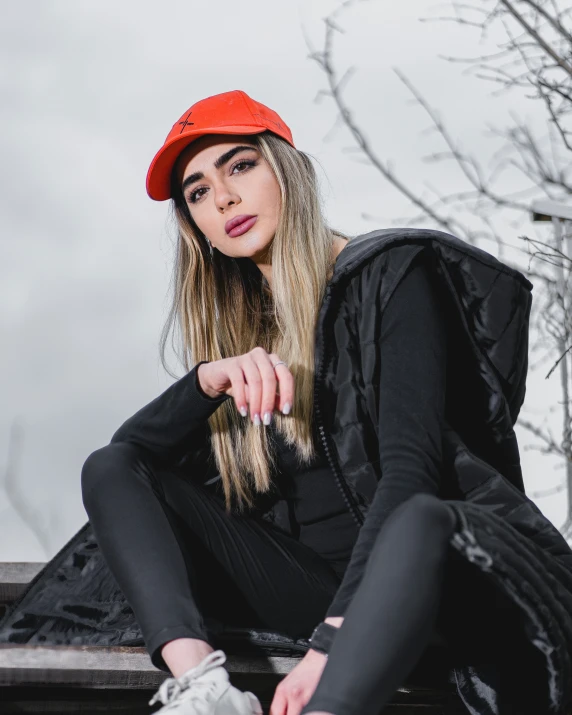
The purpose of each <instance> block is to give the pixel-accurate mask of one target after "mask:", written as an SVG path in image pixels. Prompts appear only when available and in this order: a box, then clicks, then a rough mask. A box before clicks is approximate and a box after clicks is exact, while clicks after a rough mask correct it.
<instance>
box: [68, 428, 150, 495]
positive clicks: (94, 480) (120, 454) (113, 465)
mask: <svg viewBox="0 0 572 715" xmlns="http://www.w3.org/2000/svg"><path fill="white" fill-rule="evenodd" d="M144 458H145V457H144V455H143V454H142V452H141V450H140V448H139V447H137V446H136V445H133V444H129V443H127V442H113V443H111V444H108V445H105V446H104V447H101V448H100V449H96V450H95V451H94V452H92V453H91V454H90V455H89V457H88V458H87V459H86V460H85V462H84V463H83V467H82V470H81V492H82V498H83V503H84V506H85V507H86V508H87V506H88V504H91V503H93V501H94V500H96V499H97V498H106V497H107V495H108V494H109V490H110V489H112V488H113V486H114V485H117V483H118V481H117V480H118V479H122V478H129V475H130V474H131V473H132V470H133V467H134V465H135V464H136V463H137V462H140V461H141V460H142V459H144Z"/></svg>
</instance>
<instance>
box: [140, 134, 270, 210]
mask: <svg viewBox="0 0 572 715" xmlns="http://www.w3.org/2000/svg"><path fill="white" fill-rule="evenodd" d="M265 131H267V128H266V127H253V126H252V125H237V126H234V127H224V128H223V127H211V128H206V129H198V130H197V131H195V132H193V131H190V132H185V134H183V135H182V136H180V137H175V138H174V139H171V141H170V142H168V143H167V142H166V143H165V144H163V146H162V147H161V148H160V149H159V151H158V152H157V153H156V154H155V156H154V157H153V161H152V162H151V166H150V167H149V170H148V172H147V181H146V187H147V194H148V195H149V196H150V198H152V199H153V200H154V201H166V200H167V199H170V198H171V172H172V170H173V166H174V165H175V162H176V161H177V157H178V156H179V154H180V153H181V152H182V151H183V149H184V148H185V147H186V146H188V145H189V144H191V143H192V142H193V141H195V140H196V139H199V138H200V137H202V136H204V135H205V134H261V133H262V132H265Z"/></svg>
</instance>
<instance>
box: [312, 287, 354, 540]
mask: <svg viewBox="0 0 572 715" xmlns="http://www.w3.org/2000/svg"><path fill="white" fill-rule="evenodd" d="M330 300H331V295H330V294H329V289H327V294H326V297H325V301H326V302H327V303H329V302H330ZM323 335H324V331H323V329H322V333H321V335H320V345H321V348H322V352H321V364H320V365H319V368H318V370H317V371H316V374H315V376H314V413H315V417H316V423H317V426H318V431H319V433H320V439H321V441H322V445H323V447H324V451H325V453H326V457H327V459H328V462H329V464H330V467H331V469H332V472H333V473H334V477H335V480H336V484H337V486H338V489H339V490H340V492H341V494H342V497H343V499H344V501H345V503H346V506H347V507H348V510H349V512H350V514H351V515H352V516H353V518H354V520H355V522H356V523H357V525H358V527H361V526H362V525H363V523H364V517H363V515H362V513H361V511H360V510H359V508H358V505H357V504H356V502H355V500H354V498H353V495H352V493H351V492H350V488H349V486H348V485H347V483H346V481H345V479H344V478H343V476H342V474H341V470H340V469H339V467H338V464H337V463H336V461H335V458H334V456H333V454H332V452H331V450H330V446H329V444H328V438H327V436H326V430H325V427H324V425H323V424H322V413H321V410H320V403H319V400H318V393H319V390H318V386H319V384H320V383H321V380H322V377H323V374H322V373H323V371H324V366H325V363H326V361H325V359H324V358H325V352H324V346H325V341H324V337H323Z"/></svg>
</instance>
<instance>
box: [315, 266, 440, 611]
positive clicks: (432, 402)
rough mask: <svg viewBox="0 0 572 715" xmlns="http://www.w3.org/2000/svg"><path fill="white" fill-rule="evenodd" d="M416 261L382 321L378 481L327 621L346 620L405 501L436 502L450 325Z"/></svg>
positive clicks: (426, 274)
mask: <svg viewBox="0 0 572 715" xmlns="http://www.w3.org/2000/svg"><path fill="white" fill-rule="evenodd" d="M420 258H421V256H418V257H416V258H415V259H414V260H413V261H412V264H411V265H410V266H409V268H408V270H407V272H406V273H405V275H404V277H403V278H402V280H401V281H400V283H399V284H398V285H397V287H396V288H395V291H394V293H393V295H392V296H391V297H390V299H389V301H388V303H387V306H386V309H385V310H384V313H383V315H382V319H381V332H380V338H379V340H380V343H379V346H380V348H379V362H380V383H379V395H378V399H379V403H378V404H379V411H378V424H377V434H378V442H379V457H380V468H381V475H382V476H381V479H380V481H379V483H378V486H377V490H376V493H375V495H374V498H373V501H372V503H371V505H370V507H369V510H368V512H367V514H366V518H365V522H364V524H363V525H362V527H361V529H360V532H359V534H358V538H357V540H356V543H355V545H354V548H353V551H352V555H351V559H350V563H349V565H348V568H347V569H346V572H345V574H344V577H343V580H342V583H341V584H340V587H339V589H338V592H337V593H336V595H335V597H334V600H333V602H332V604H331V605H330V608H329V609H328V612H327V615H326V617H329V616H343V615H344V613H345V611H346V609H347V607H348V605H349V603H350V601H351V599H352V596H353V594H354V593H355V591H356V589H357V587H358V585H359V583H360V581H361V578H362V575H363V572H364V568H365V566H366V562H367V559H368V556H369V554H370V552H371V549H372V547H373V544H374V542H375V540H376V538H377V535H378V534H379V532H380V530H381V528H382V526H383V524H384V523H385V521H386V520H387V518H388V517H389V515H390V514H391V513H392V512H393V510H394V509H395V508H396V507H398V506H399V505H400V504H401V503H403V502H404V501H405V500H407V499H409V498H410V497H411V496H412V495H413V494H417V493H419V492H423V493H426V494H433V495H437V494H438V492H439V488H440V472H441V462H442V428H443V420H444V411H445V377H446V374H445V373H446V342H447V335H446V329H445V321H444V318H443V315H442V313H441V310H440V306H439V299H438V297H437V295H436V293H435V288H434V287H433V285H432V283H431V280H432V277H431V275H430V271H429V269H428V268H427V267H426V266H425V265H424V264H423V262H422V260H421V261H420V260H419V259H420Z"/></svg>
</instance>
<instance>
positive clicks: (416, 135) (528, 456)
mask: <svg viewBox="0 0 572 715" xmlns="http://www.w3.org/2000/svg"><path fill="white" fill-rule="evenodd" d="M334 7H336V3H335V2H325V1H323V2H314V1H313V0H304V2H297V3H294V2H280V3H278V2H274V1H272V0H241V2H240V3H237V2H230V1H229V0H210V1H209V2H181V1H179V0H165V1H164V2H160V3H159V2H150V1H149V0H138V1H137V2H134V1H133V0H122V2H115V1H113V2H112V1H111V0H96V1H91V0H90V1H86V0H61V1H56V0H51V1H50V2H49V3H42V2H35V1H33V0H19V1H18V2H4V3H3V4H2V24H1V26H0V39H1V42H0V78H1V79H0V82H1V96H2V103H1V108H0V111H1V115H0V126H1V132H0V151H1V155H2V162H1V165H0V166H1V168H0V171H1V172H2V191H1V193H0V202H1V210H0V221H1V234H0V235H1V239H2V260H1V261H0V276H1V282H0V291H1V296H2V308H3V310H2V314H1V331H2V332H1V335H2V341H1V343H2V353H1V358H0V359H1V361H2V370H1V371H0V381H1V382H0V387H1V395H2V401H1V403H0V467H1V468H2V470H4V469H5V467H6V464H7V461H8V444H9V435H10V430H11V428H12V424H13V422H14V420H17V423H18V425H19V426H20V428H21V433H20V434H21V439H22V442H21V445H20V447H21V449H20V450H19V451H18V453H17V461H16V463H15V464H14V465H13V467H14V469H15V470H16V475H17V482H18V491H19V492H20V493H21V494H22V495H23V496H24V498H25V502H26V506H27V509H28V510H29V511H30V513H31V514H32V518H33V519H34V522H35V523H36V524H38V525H39V528H40V529H41V530H43V531H44V532H46V533H48V534H49V539H48V541H47V542H46V545H45V547H44V546H42V545H41V544H40V543H39V541H38V538H37V537H36V535H35V534H34V532H33V530H31V529H30V528H29V526H28V525H27V524H26V523H25V522H24V521H23V520H22V519H21V517H20V516H19V515H18V513H17V511H16V510H15V509H14V508H13V506H12V505H11V504H10V502H9V500H8V499H7V497H6V494H5V492H4V491H2V490H0V560H1V561H45V560H46V559H47V558H49V557H51V556H53V555H54V554H55V553H56V552H57V551H58V550H59V549H60V548H61V547H62V546H63V544H64V543H65V542H66V541H67V540H68V539H69V538H71V536H72V535H73V534H74V533H75V532H76V531H77V530H78V529H79V528H80V527H81V526H82V525H83V524H84V523H85V522H86V521H87V515H86V513H85V511H84V508H83V505H82V501H81V492H80V472H81V468H82V465H83V463H84V461H85V459H86V458H87V456H88V455H89V454H90V453H91V452H92V451H93V450H95V449H98V448H99V447H101V446H103V445H105V444H107V443H108V442H109V440H110V438H111V435H112V434H113V432H114V431H115V430H116V429H117V427H118V426H119V425H120V424H121V423H122V422H123V421H124V420H125V419H127V418H128V417H129V416H130V415H131V414H133V413H134V412H135V411H137V410H138V409H139V408H140V407H141V406H143V405H144V404H146V403H147V402H149V401H150V400H152V399H153V398H154V397H156V396H157V395H158V394H159V393H160V392H162V391H163V390H164V389H166V387H168V386H169V385H170V384H171V383H172V381H173V380H172V378H170V377H169V376H168V375H167V374H166V373H165V371H164V370H163V368H162V367H161V365H160V361H159V353H158V341H159V335H160V331H161V328H162V326H163V323H164V321H165V318H166V315H167V309H168V297H169V293H168V291H169V286H168V283H169V279H170V275H171V269H172V260H173V231H172V227H171V226H170V224H169V222H168V203H167V202H154V201H152V200H151V199H149V198H148V196H147V194H146V192H145V175H146V172H147V168H148V166H149V163H150V161H151V159H152V158H153V156H154V154H155V152H156V151H157V150H158V149H159V147H160V146H161V144H162V143H163V141H164V138H165V136H166V135H167V133H168V132H169V130H170V128H171V126H172V124H173V123H174V122H175V121H176V119H178V117H179V116H180V115H182V114H183V112H184V110H185V109H187V108H188V107H189V106H190V105H192V104H193V103H194V102H196V101H198V100H199V99H202V98H203V97H206V96H210V95H213V94H218V93H220V92H225V91H228V90H232V89H243V90H244V91H246V92H247V93H248V94H249V95H250V96H251V97H253V98H254V99H256V100H259V101H261V102H262V103H264V104H266V105H267V106H269V107H271V108H273V109H275V110H276V111H277V112H278V113H279V114H281V116H282V117H283V118H284V119H285V121H286V122H287V123H288V125H289V126H290V128H291V130H292V133H293V136H294V141H295V143H296V145H297V147H298V148H299V149H302V150H304V151H307V152H309V153H310V154H311V155H312V156H313V157H314V158H315V160H316V162H317V168H318V170H319V172H320V177H321V181H322V187H323V194H324V204H325V209H326V213H327V216H328V219H329V220H330V222H331V224H332V225H334V226H336V227H338V228H339V229H341V230H343V231H346V232H347V233H349V234H351V235H355V234H359V233H362V232H365V231H371V230H373V229H375V228H387V227H391V226H398V225H404V223H403V220H404V219H406V218H407V217H411V216H414V215H415V212H414V211H413V209H412V207H411V206H410V205H409V203H408V201H407V200H406V199H404V198H403V197H402V196H401V195H400V194H399V193H398V192H397V191H396V190H395V189H393V188H392V187H390V186H389V185H388V184H387V183H386V182H384V181H383V179H382V177H381V176H380V175H378V174H376V172H375V171H374V170H373V169H372V168H371V167H369V166H366V165H364V164H361V163H358V162H357V161H356V160H355V158H353V157H352V155H351V154H350V153H348V151H347V149H348V148H349V147H352V146H353V142H352V139H351V137H350V135H349V133H348V131H347V130H346V129H344V128H343V127H338V128H337V129H334V130H333V131H332V128H333V126H334V122H335V119H336V111H335V107H334V105H333V103H332V101H331V100H330V99H328V98H322V100H321V101H320V102H317V101H315V99H316V95H317V93H318V91H319V90H320V89H322V88H324V87H325V86H326V82H325V76H324V75H323V73H322V72H321V70H320V69H319V67H318V66H317V64H316V63H314V62H313V61H311V60H310V59H309V58H308V47H307V45H306V40H305V36H306V37H307V38H308V39H309V41H310V42H311V43H313V45H315V46H316V47H320V46H321V43H322V41H323V32H324V24H323V21H322V18H323V17H324V16H325V15H326V14H327V13H328V12H329V11H331V10H332V9H333V8H334ZM444 7H445V5H444V4H437V3H435V2H427V1H425V0H408V2H406V3H397V2H391V3H389V2H382V1H381V0H370V1H369V2H362V3H358V4H357V5H356V6H355V7H353V8H350V9H349V10H348V11H347V12H346V13H345V15H343V16H342V17H341V18H340V24H341V26H342V27H343V28H344V29H345V33H344V35H338V36H337V38H336V55H335V56H336V62H337V63H338V65H339V68H340V71H341V72H343V70H344V68H346V67H347V66H349V65H350V64H353V65H355V67H356V73H355V75H354V76H353V77H352V79H351V81H350V82H349V84H348V85H347V88H346V90H345V96H346V98H347V100H348V102H350V103H351V105H352V107H353V109H354V110H355V116H356V119H357V120H358V121H359V123H360V124H361V126H362V128H363V130H364V131H365V133H366V134H367V136H368V137H369V139H370V140H371V142H372V144H373V145H375V148H376V151H377V152H378V154H379V155H380V156H381V157H382V158H383V159H390V160H391V162H392V164H393V167H394V169H395V170H396V172H397V173H398V175H399V176H400V177H401V178H403V179H404V180H407V183H408V184H409V185H410V186H411V188H412V189H416V190H421V189H422V188H423V186H424V185H426V184H427V183H431V184H432V185H433V186H438V187H439V188H440V189H441V190H442V191H443V192H446V191H454V190H459V189H460V188H462V186H465V187H466V185H465V184H463V183H462V177H461V176H460V173H459V171H458V169H456V168H455V167H454V166H453V165H447V164H440V165H438V166H435V165H430V164H428V163H427V162H426V161H424V160H423V157H424V156H425V155H427V154H429V153H430V152H431V151H442V150H443V148H444V147H443V144H442V142H441V141H440V140H439V138H438V137H437V136H436V135H435V133H434V132H433V133H431V132H428V131H427V129H428V127H430V126H431V122H430V121H429V119H428V117H427V115H426V114H425V113H424V111H423V110H422V109H421V108H420V107H419V105H417V104H415V103H414V102H413V101H412V96H411V94H410V92H409V91H408V90H407V88H406V87H405V86H404V84H403V83H402V82H401V81H400V80H399V78H398V77H397V74H396V73H395V71H394V68H398V69H399V70H401V71H402V72H404V73H405V75H406V76H407V77H408V79H409V80H410V81H411V82H412V83H413V84H414V85H415V86H416V88H417V89H418V90H419V91H421V92H422V94H423V95H424V97H425V98H426V99H427V100H428V101H429V102H430V103H431V104H432V106H433V107H435V108H437V109H438V110H439V112H440V114H441V116H442V118H443V119H444V120H445V121H446V122H447V124H448V127H449V129H450V131H451V132H452V133H453V135H454V136H455V137H456V138H457V139H458V140H459V141H460V142H461V143H462V145H463V146H464V147H465V148H466V149H468V150H471V151H472V152H473V153H475V154H476V155H478V156H479V157H480V158H482V159H483V160H484V161H486V159H487V157H489V156H491V155H492V153H493V151H494V150H495V149H496V148H497V147H498V144H495V143H494V142H493V141H492V140H491V138H490V137H489V136H487V131H486V126H487V124H493V125H496V126H498V127H503V126H506V125H507V124H509V123H510V120H509V115H508V111H509V109H512V110H513V111H516V112H518V113H519V114H520V115H521V116H522V117H523V118H524V117H526V118H529V120H530V123H531V124H533V125H534V124H536V125H537V126H540V125H541V123H542V121H543V118H544V115H543V113H542V110H541V108H540V106H537V105H535V104H534V103H533V102H531V101H530V100H527V99H525V98H523V97H519V96H516V95H512V96H511V97H503V96H500V97H493V96H492V91H493V89H494V87H491V85H489V84H484V83H483V82H482V81H480V80H478V79H477V78H476V77H474V76H469V75H467V74H466V73H465V74H463V72H462V67H460V66H459V65H458V64H452V63H450V62H447V61H445V60H444V59H441V58H439V57H438V55H439V54H447V55H453V56H476V55H478V54H483V52H484V51H485V50H486V51H489V52H490V51H492V50H495V49H496V45H495V44H494V42H493V41H494V39H495V38H494V36H493V37H492V38H491V41H489V43H488V44H487V43H484V44H481V45H479V43H478V40H479V36H478V33H477V32H476V31H474V30H471V29H470V28H461V27H459V26H457V25H453V24H451V23H431V24H428V23H423V22H420V21H419V18H420V17H435V16H437V15H440V14H441V15H442V14H445V13H444V12H443V9H444ZM510 188H514V185H512V184H511V187H510ZM362 212H366V213H369V214H371V215H374V216H375V217H376V218H375V220H373V221H371V220H365V219H364V218H362ZM418 225H420V226H421V225H423V226H428V227H431V224H430V223H429V222H424V223H423V224H421V223H420V224H418ZM524 230H526V231H528V232H529V233H530V235H536V234H534V229H533V227H532V225H531V224H525V225H524V227H523V228H522V229H520V230H517V229H516V228H514V227H513V226H511V225H509V224H508V222H507V223H506V240H507V241H509V242H510V241H514V242H515V243H516V242H517V241H516V236H517V235H518V234H519V233H523V232H524ZM481 247H482V248H485V250H491V252H493V253H494V252H495V247H494V246H493V245H491V246H490V247H487V246H486V245H482V246H481ZM171 366H172V368H174V369H176V370H177V372H178V374H179V375H182V374H183V372H182V368H181V367H180V366H178V365H176V363H175V361H174V359H172V360H171ZM545 372H546V370H545V369H542V370H539V371H537V373H535V374H531V376H530V378H529V383H528V394H527V398H526V403H525V412H526V414H527V415H528V416H529V417H532V416H535V417H537V416H538V415H543V414H548V411H549V409H550V408H551V407H552V406H553V405H554V404H555V403H556V400H557V399H558V392H557V387H558V385H557V382H558V376H557V373H555V374H554V377H553V379H552V381H551V382H548V383H547V382H546V381H545V380H544V379H543V377H544V374H545ZM553 419H554V420H555V421H554V428H555V431H556V432H557V431H558V430H559V429H560V422H559V418H558V415H556V416H554V418H553ZM517 429H518V428H517ZM517 434H518V436H519V439H520V444H521V451H522V460H523V467H524V475H525V483H526V485H527V489H529V490H538V489H548V488H550V487H551V486H554V485H556V484H558V483H559V482H561V481H562V479H563V476H564V472H563V471H562V469H557V468H556V467H557V465H556V464H555V461H554V460H553V459H551V458H549V457H546V456H543V455H539V454H538V453H537V452H534V451H529V450H528V447H529V446H530V441H529V438H528V436H527V435H526V434H525V433H524V432H523V431H521V430H520V429H518V432H517ZM537 504H538V505H539V506H540V508H541V509H542V510H543V511H544V513H545V514H546V516H548V518H550V519H551V520H552V521H553V522H554V523H555V524H556V525H557V526H560V524H561V523H562V520H563V519H564V516H565V506H566V505H565V499H564V497H563V493H560V494H558V495H556V496H553V497H549V498H542V499H538V500H537Z"/></svg>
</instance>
